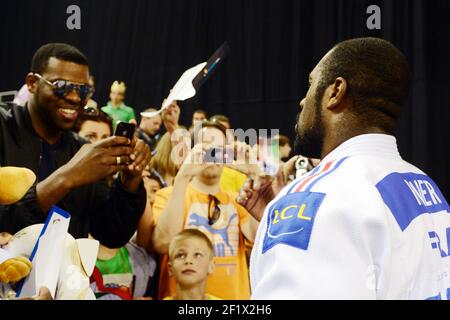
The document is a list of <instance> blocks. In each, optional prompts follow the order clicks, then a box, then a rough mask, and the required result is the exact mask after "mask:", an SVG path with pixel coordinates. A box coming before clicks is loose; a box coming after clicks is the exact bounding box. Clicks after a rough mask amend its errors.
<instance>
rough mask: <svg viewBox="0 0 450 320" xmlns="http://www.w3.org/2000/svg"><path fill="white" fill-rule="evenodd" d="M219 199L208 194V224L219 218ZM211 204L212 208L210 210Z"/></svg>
mask: <svg viewBox="0 0 450 320" xmlns="http://www.w3.org/2000/svg"><path fill="white" fill-rule="evenodd" d="M219 204H220V202H219V199H217V198H216V197H214V196H212V195H209V205H208V224H209V225H210V226H212V225H213V224H214V223H216V222H217V220H219V217H220V207H219ZM211 205H212V210H211Z"/></svg>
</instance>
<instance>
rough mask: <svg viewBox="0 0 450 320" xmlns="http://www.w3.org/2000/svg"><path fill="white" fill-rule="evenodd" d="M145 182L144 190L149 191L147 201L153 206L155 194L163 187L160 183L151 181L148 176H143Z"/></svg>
mask: <svg viewBox="0 0 450 320" xmlns="http://www.w3.org/2000/svg"><path fill="white" fill-rule="evenodd" d="M143 181H144V188H145V190H146V191H147V201H148V202H149V203H150V204H151V205H153V203H154V202H155V194H156V192H157V191H158V190H159V189H161V187H160V186H159V183H158V181H156V180H154V179H151V178H149V177H148V176H144V175H143Z"/></svg>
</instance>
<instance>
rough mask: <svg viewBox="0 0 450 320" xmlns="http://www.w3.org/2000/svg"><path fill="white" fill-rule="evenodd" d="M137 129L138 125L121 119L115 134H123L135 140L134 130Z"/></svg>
mask: <svg viewBox="0 0 450 320" xmlns="http://www.w3.org/2000/svg"><path fill="white" fill-rule="evenodd" d="M135 131H136V125H135V124H134V123H128V122H122V121H119V122H118V123H117V126H116V130H115V131H114V135H115V136H122V137H126V138H128V139H130V141H133V138H134V132H135Z"/></svg>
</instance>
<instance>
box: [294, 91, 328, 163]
mask: <svg viewBox="0 0 450 320" xmlns="http://www.w3.org/2000/svg"><path fill="white" fill-rule="evenodd" d="M319 101H320V100H319V99H315V101H314V108H315V110H314V121H313V124H312V126H311V127H308V128H299V127H298V119H299V117H300V113H298V114H297V119H296V122H295V123H296V125H295V142H294V150H295V154H300V155H302V156H305V157H307V158H316V159H320V158H321V154H322V146H323V132H324V129H323V123H322V116H321V114H320V112H321V111H320V102H319ZM300 130H301V131H300Z"/></svg>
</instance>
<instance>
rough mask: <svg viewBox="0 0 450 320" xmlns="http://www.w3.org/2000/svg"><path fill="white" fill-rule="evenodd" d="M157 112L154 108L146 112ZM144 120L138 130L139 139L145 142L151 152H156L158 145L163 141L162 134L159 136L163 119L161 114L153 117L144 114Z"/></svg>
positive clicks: (142, 119)
mask: <svg viewBox="0 0 450 320" xmlns="http://www.w3.org/2000/svg"><path fill="white" fill-rule="evenodd" d="M155 111H157V110H156V109H154V108H148V109H146V110H144V113H145V112H155ZM141 115H142V118H141V122H140V124H139V128H138V137H139V139H142V140H144V141H145V142H146V143H147V144H148V146H149V147H150V150H152V151H153V150H155V148H156V144H157V143H158V141H159V140H160V139H161V134H159V130H160V129H161V124H162V118H161V116H160V115H159V114H157V115H155V116H153V117H146V116H144V114H143V113H141Z"/></svg>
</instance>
